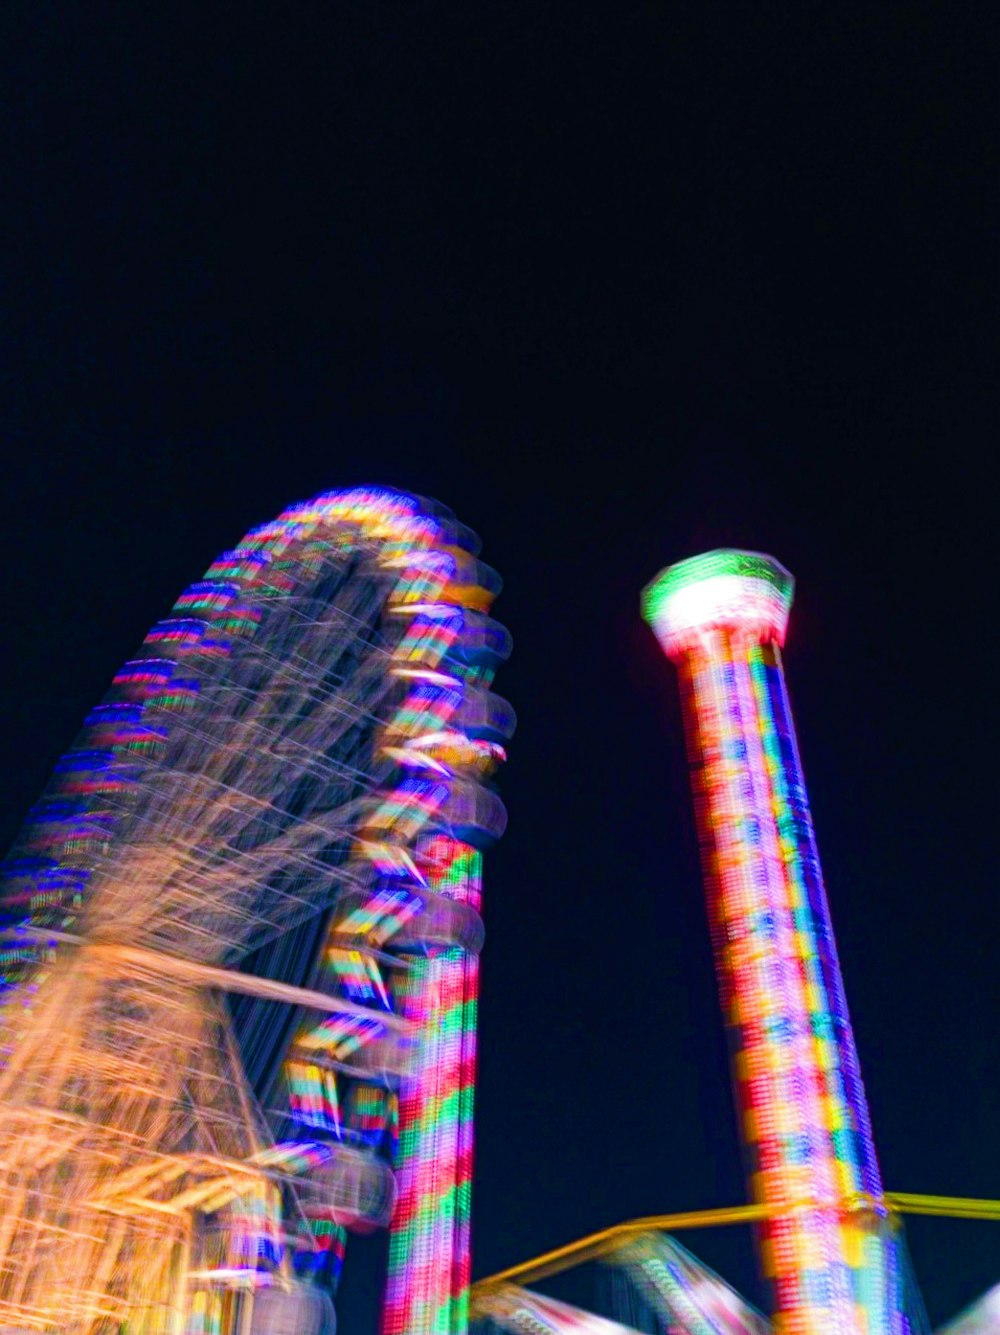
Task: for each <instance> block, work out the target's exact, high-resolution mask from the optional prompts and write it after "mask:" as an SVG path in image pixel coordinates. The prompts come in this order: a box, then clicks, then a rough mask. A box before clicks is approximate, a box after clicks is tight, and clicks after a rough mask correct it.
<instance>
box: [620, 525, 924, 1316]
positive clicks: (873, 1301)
mask: <svg viewBox="0 0 1000 1335" xmlns="http://www.w3.org/2000/svg"><path fill="white" fill-rule="evenodd" d="M792 588H793V583H792V578H791V576H790V575H789V574H788V572H787V571H786V570H784V569H783V568H782V567H781V566H780V565H779V564H778V563H777V562H776V561H774V560H773V559H772V558H770V557H767V556H760V555H758V554H756V553H749V552H735V551H717V552H710V553H708V554H707V555H705V556H700V557H695V558H693V559H692V560H689V561H684V562H681V563H680V564H679V565H676V566H673V567H671V568H670V569H668V570H666V571H664V572H663V573H662V574H661V575H660V576H659V577H658V578H657V579H656V580H654V582H653V583H652V584H651V585H650V586H649V588H648V589H647V590H646V592H645V594H644V598H643V614H644V616H645V617H646V619H647V620H648V621H649V622H650V623H651V624H652V626H653V629H654V631H655V632H656V635H657V637H658V639H659V640H660V642H661V644H662V646H663V648H664V650H665V651H666V653H667V655H668V656H669V657H670V658H671V659H673V660H674V662H675V663H676V664H677V667H678V669H679V674H680V679H681V692H682V701H683V707H684V717H685V726H686V730H687V736H688V751H689V758H690V762H691V772H692V783H693V788H694V800H695V809H696V816H697V823H698V831H699V840H700V844H701V850H702V860H703V866H704V872H705V881H706V889H707V895H708V906H709V918H710V923H711V929H712V937H713V944H714V947H715V955H716V962H717V969H718V974H719V982H720V990H721V996H722V1004H723V1010H724V1014H725V1019H726V1023H727V1025H728V1026H729V1030H730V1035H731V1047H732V1060H733V1069H734V1074H735V1084H736V1093H737V1103H738V1106H739V1110H740V1117H741V1125H742V1131H743V1137H744V1141H745V1144H746V1146H747V1149H748V1157H749V1169H750V1186H751V1191H752V1194H753V1197H754V1199H755V1200H757V1201H760V1202H762V1203H765V1204H769V1205H774V1206H777V1207H785V1209H786V1210H787V1213H782V1214H780V1215H779V1216H777V1217H776V1218H774V1219H773V1220H771V1221H769V1222H768V1223H767V1224H765V1225H763V1226H762V1228H761V1233H760V1245H761V1252H762V1261H763V1268H764V1272H765V1274H766V1275H767V1277H768V1278H769V1279H770V1280H771V1281H772V1283H773V1290H774V1302H775V1309H776V1314H775V1322H776V1328H777V1329H778V1330H780V1331H785V1332H794V1333H795V1335H799V1333H800V1332H802V1333H803V1335H804V1333H805V1332H810V1333H812V1332H815V1333H817V1335H818V1333H819V1332H823V1335H832V1333H834V1332H844V1333H845V1335H846V1333H847V1332H852V1333H853V1332H858V1333H859V1335H860V1333H861V1332H865V1333H871V1332H876V1331H878V1332H883V1331H885V1332H889V1331H904V1330H906V1329H907V1322H906V1318H905V1317H904V1316H903V1314H902V1312H901V1311H900V1306H901V1296H900V1284H899V1281H898V1265H897V1257H896V1244H895V1242H894V1240H893V1237H892V1235H891V1232H890V1231H888V1230H887V1227H886V1225H885V1223H884V1216H885V1207H884V1202H883V1200H882V1185H881V1181H880V1178H879V1172H878V1165H877V1163H876V1159H875V1151H874V1147H873V1144H872V1137H871V1128H870V1124H869V1117H868V1109H867V1105H866V1102H865V1096H864V1090H863V1088H862V1084H861V1075H860V1071H859V1067H858V1059H857V1054H856V1052H855V1046H854V1038H853V1034H852V1031H851V1024H850V1019H849V1017H848V1013H847V1005H846V1001H845V998H844V989H843V984H842V980H841V975H840V967H839V964H838V961H837V954H836V947H835V945H834V939H833V929H832V926H831V922H830V915H829V909H828V906H827V900H826V892H825V889H824V886H823V880H822V874H821V871H820V864H819V855H818V852H817V849H816V842H815V838H814V835H813V828H812V821H811V817H810V814H809V805H808V799H807V796H806V788H805V781H804V779H803V775H802V767H801V763H800V761H799V755H798V748H797V745H796V740H795V731H794V726H793V723H792V716H791V711H790V708H789V703H788V696H787V692H786V689H785V681H784V675H783V672H782V667H781V659H780V653H779V647H780V645H781V644H782V643H783V641H784V634H785V626H786V624H787V618H788V609H789V607H790V605H791V598H792Z"/></svg>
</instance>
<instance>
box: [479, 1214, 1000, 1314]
mask: <svg viewBox="0 0 1000 1335" xmlns="http://www.w3.org/2000/svg"><path fill="white" fill-rule="evenodd" d="M843 1204H844V1208H845V1209H847V1210H855V1211H857V1212H859V1213H863V1212H868V1211H874V1210H876V1208H877V1209H878V1210H879V1212H886V1211H887V1212H888V1213H889V1214H920V1215H937V1216H939V1217H942V1218H950V1219H992V1220H997V1221H1000V1201H994V1200H980V1199H976V1198H973V1197H967V1196H926V1195H918V1194H913V1193H910V1192H901V1191H887V1192H886V1193H885V1195H884V1196H883V1198H882V1200H881V1201H880V1202H878V1203H877V1204H876V1202H875V1201H874V1200H872V1199H871V1198H868V1197H862V1196H858V1197H851V1198H850V1199H849V1200H847V1201H845V1202H844V1203H843ZM791 1208H792V1209H795V1210H808V1209H814V1208H815V1203H814V1202H805V1203H796V1204H795V1206H793V1207H791ZM788 1211H789V1207H788V1206H781V1205H733V1206H724V1207H722V1208H721V1209H714V1210H688V1211H685V1212H683V1213H679V1214H658V1215H646V1216H644V1217H643V1218H640V1219H628V1220H626V1221H625V1222H624V1223H621V1224H615V1225H614V1226H613V1227H611V1228H605V1229H601V1231H600V1232H598V1233H589V1234H587V1236H586V1237H583V1238H578V1239H576V1241H574V1242H568V1243H565V1244H564V1245H563V1246H562V1247H555V1248H553V1250H552V1251H548V1252H543V1253H542V1255H541V1256H536V1257H533V1258H532V1259H531V1260H529V1261H522V1262H521V1263H520V1264H519V1265H513V1266H509V1267H508V1268H507V1269H506V1270H499V1271H497V1273H496V1274H494V1275H487V1276H486V1277H485V1278H484V1279H480V1280H477V1281H476V1283H475V1284H473V1286H472V1290H471V1296H472V1301H473V1302H476V1301H477V1300H478V1299H483V1298H486V1297H488V1296H489V1294H490V1293H492V1292H493V1291H494V1290H495V1289H498V1288H500V1287H502V1286H503V1285H506V1284H515V1283H517V1284H527V1283H537V1281H538V1280H540V1279H547V1278H548V1277H549V1276H551V1275H557V1274H560V1273H561V1272H562V1271H563V1270H569V1269H571V1268H572V1267H573V1266H577V1265H583V1264H584V1263H585V1262H587V1261H596V1260H598V1259H600V1258H601V1257H603V1256H608V1255H610V1253H612V1252H614V1251H617V1250H618V1248H619V1247H621V1246H623V1245H624V1244H625V1243H626V1242H628V1241H629V1240H630V1239H631V1238H634V1237H635V1236H636V1235H637V1234H640V1233H653V1232H681V1231H683V1230H684V1229H689V1228H721V1227H723V1226H725V1225H726V1224H755V1223H759V1222H760V1221H761V1220H763V1219H772V1218H774V1217H775V1216H777V1215H781V1214H786V1213H788Z"/></svg>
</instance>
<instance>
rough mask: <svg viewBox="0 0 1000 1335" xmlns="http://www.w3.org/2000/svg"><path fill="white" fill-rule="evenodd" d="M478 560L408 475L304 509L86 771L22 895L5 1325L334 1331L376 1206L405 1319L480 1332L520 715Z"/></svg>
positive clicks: (164, 635)
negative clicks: (474, 1206) (488, 1096)
mask: <svg viewBox="0 0 1000 1335" xmlns="http://www.w3.org/2000/svg"><path fill="white" fill-rule="evenodd" d="M477 550H478V544H477V542H476V540H475V538H474V535H473V534H471V533H470V532H469V531H468V530H467V529H465V528H464V527H463V526H461V525H460V524H458V523H457V522H456V521H455V519H454V518H453V517H452V516H451V514H450V512H448V511H446V510H444V509H442V508H441V507H438V506H436V505H433V504H430V503H427V502H424V501H421V500H418V499H416V498H414V497H410V496H407V495H403V494H400V493H397V492H392V491H388V490H378V489H374V490H366V489H355V490H349V491H343V492H334V493H330V494H327V495H322V496H319V497H317V498H316V499H314V500H312V501H308V502H306V503H304V504H301V505H296V506H294V507H292V508H291V509H289V510H287V511H286V512H285V513H284V514H282V515H281V516H280V517H279V518H278V519H277V520H275V521H274V522H273V523H269V524H265V525H264V526H263V527H261V528H258V529H255V530H253V531H252V532H250V533H249V534H248V535H247V536H246V538H245V539H244V540H243V541H242V542H241V543H240V545H239V546H238V547H236V548H235V549H234V550H232V551H229V552H226V553H224V554H223V555H222V556H221V557H220V558H219V559H218V560H217V561H216V562H215V563H214V564H213V565H212V566H211V568H210V569H209V571H208V572H207V574H206V576H205V578H204V579H203V580H202V581H201V582H199V583H197V584H195V585H193V586H192V587H191V588H190V589H188V591H187V592H186V593H185V594H183V596H182V597H181V598H180V599H179V601H178V603H177V605H176V606H175V608H174V610H173V613H172V615H171V617H170V618H169V619H168V620H166V621H164V622H161V623H160V624H158V625H157V626H155V627H154V628H153V630H152V631H151V632H150V633H149V635H148V636H147V638H146V640H145V642H144V644H143V646H142V648H141V650H140V652H139V654H138V656H137V657H136V658H135V659H134V660H133V661H131V662H129V663H127V664H126V665H125V667H124V668H123V669H122V670H121V672H119V674H118V675H117V676H116V677H115V679H114V682H113V684H112V687H111V690H110V692H109V694H108V695H107V696H106V698H105V700H104V702H103V703H102V704H100V705H98V706H97V708H96V709H95V710H94V711H93V712H92V714H91V715H90V716H89V717H88V719H87V721H86V724H85V727H84V731H83V733H82V735H81V736H80V737H79V739H78V740H77V743H76V745H75V746H74V749H73V750H72V751H70V752H69V753H68V754H67V755H66V756H64V757H63V759H62V760H61V761H60V762H59V764H58V765H57V767H56V771H55V774H54V776H53V778H52V780H51V783H50V785H49V787H48V788H47V790H46V791H45V793H44V794H43V796H42V798H41V800H40V801H39V803H38V804H37V806H36V807H35V808H34V809H33V811H32V812H31V813H30V815H29V817H28V819H27V822H26V824H25V825H24V827H23V829H22V831H21V833H20V835H19V838H18V840H17V842H16V844H15V846H14V848H13V850H12V852H11V854H10V856H9V858H8V860H7V862H6V863H5V864H4V867H3V884H2V894H0V905H2V912H3V920H2V923H0V928H2V935H0V1330H4V1331H8V1332H10V1331H24V1332H26V1331H39V1332H57V1331H58V1332H67V1333H71V1335H84V1333H85V1332H86V1333H88V1335H105V1333H107V1335H110V1333H111V1332H116V1333H117V1332H126V1331H127V1332H129V1333H130V1335H131V1333H132V1332H142V1333H143V1335H147V1333H148V1335H153V1333H154V1332H163V1333H164V1335H166V1333H167V1332H170V1333H171V1335H181V1333H182V1332H183V1333H184V1335H187V1333H189V1332H190V1333H192V1335H194V1333H195V1332H218V1331H223V1330H225V1331H236V1330H239V1331H240V1332H258V1333H259V1335H265V1332H271V1335H280V1333H281V1332H285V1331H288V1332H290V1333H291V1332H295V1333H296V1335H318V1333H319V1332H320V1331H323V1330H327V1331H328V1330H330V1329H332V1320H333V1318H332V1309H331V1303H330V1298H329V1296H328V1295H329V1293H330V1292H332V1291H333V1290H334V1289H335V1286H336V1280H337V1276H338V1274H339V1270H340V1265H341V1262H342V1259H343V1254H344V1244H345V1237H346V1230H347V1229H348V1228H360V1229H369V1228H373V1227H378V1226H382V1225H387V1226H388V1227H389V1229H390V1248H389V1253H390V1254H389V1275H388V1285H387V1293H386V1299H385V1304H384V1309H383V1329H384V1332H385V1335H403V1333H404V1332H405V1333H406V1335H411V1333H413V1335H416V1333H417V1332H428V1333H430V1332H434V1335H450V1333H451V1332H460V1331H462V1330H464V1328H465V1326H466V1322H467V1317H466V1313H467V1303H468V1281H469V1190H470V1176H471V1161H472V1122H471V1119H472V1104H473V1095H474V1085H475V1069H476V1000H477V967H478V965H477V952H478V950H479V947H480V945H481V942H482V923H481V920H480V917H479V907H480V895H481V849H482V848H483V847H485V846H486V845H487V844H489V843H490V842H491V841H492V840H493V839H495V838H496V837H497V836H498V835H499V834H500V833H502V830H503V827H504V824H505V813H504V809H503V806H502V804H501V802H500V800H499V798H498V797H497V796H496V794H495V793H494V791H493V789H492V787H491V786H490V776H491V775H492V774H493V771H494V769H495V767H496V765H497V764H498V762H499V761H500V760H502V759H503V755H504V752H503V743H504V741H505V740H506V738H507V737H508V736H509V735H510V733H511V731H512V729H513V724H514V719H513V714H512V712H511V710H510V708H509V706H508V705H507V704H506V703H505V702H504V701H503V700H502V699H500V698H499V697H498V696H496V695H494V694H493V693H492V692H491V690H490V684H491V681H492V678H493V673H494V669H495V667H496V666H497V664H498V663H499V662H501V661H502V660H503V659H504V658H505V657H506V656H507V654H508V652H509V647H510V645H509V637H508V635H507V632H506V631H505V630H504V629H503V627H502V626H500V625H499V624H498V623H497V622H495V621H493V620H491V619H490V617H489V615H488V609H489V607H490V604H491V602H492V600H493V597H494V595H495V594H496V592H497V591H498V588H499V580H498V578H497V576H496V575H495V573H494V572H493V571H491V570H490V569H489V568H488V567H487V566H484V565H483V564H482V563H481V562H479V561H478V559H477V557H476V553H477ZM392 1163H394V1164H395V1171H393V1168H392V1167H391V1166H390V1165H391V1164H392Z"/></svg>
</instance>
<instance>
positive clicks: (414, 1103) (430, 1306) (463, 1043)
mask: <svg viewBox="0 0 1000 1335" xmlns="http://www.w3.org/2000/svg"><path fill="white" fill-rule="evenodd" d="M418 866H419V867H420V868H421V870H422V871H423V872H424V873H425V875H426V876H427V881H428V887H429V888H430V889H431V890H433V891H434V892H435V893H438V894H442V895H445V896H446V897H447V898H449V899H455V900H457V901H458V902H460V903H463V904H467V905H469V907H470V908H471V909H474V910H476V911H478V909H479V905H480V900H481V885H482V870H481V868H482V858H481V855H480V854H479V853H478V852H477V851H476V850H475V849H474V848H471V847H470V846H468V845H466V844H464V843H462V842H461V841H459V840H456V839H453V838H451V837H448V836H443V835H437V836H432V837H431V838H429V839H428V840H427V841H425V842H424V844H423V847H422V848H421V849H420V851H419V855H418ZM411 964H412V967H411V970H410V972H409V975H408V977H407V979H406V983H405V991H404V997H403V1009H404V1012H405V1013H406V1014H407V1016H408V1017H409V1018H410V1019H411V1020H412V1021H413V1022H414V1024H415V1027H416V1028H417V1030H418V1031H419V1033H420V1035H421V1038H420V1041H419V1047H418V1050H417V1053H416V1067H415V1069H414V1070H413V1072H412V1073H411V1075H410V1077H409V1078H408V1079H406V1080H404V1082H403V1087H402V1089H401V1093H400V1142H399V1156H398V1159H399V1162H398V1168H397V1182H398V1187H399V1199H398V1201H397V1205H396V1211H395V1214H394V1217H393V1222H392V1231H391V1235H390V1240H389V1278H388V1284H387V1288H386V1297H385V1303H384V1307H383V1317H382V1329H383V1332H384V1335H462V1333H463V1332H464V1331H466V1330H467V1328H468V1314H469V1271H470V1249H469V1242H470V1239H469V1226H470V1208H471V1188H472V1151H473V1136H472V1112H473V1099H474V1094H475V1078H476V1007H477V1003H478V993H479V960H478V958H477V957H476V955H475V954H474V953H473V952H471V951H468V950H464V949H462V948H461V947H460V946H454V947H451V948H450V949H447V950H444V951H442V952H441V953H440V954H436V955H434V956H432V957H431V958H427V959H419V960H418V959H413V960H412V961H411Z"/></svg>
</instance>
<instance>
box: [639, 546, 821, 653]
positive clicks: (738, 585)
mask: <svg viewBox="0 0 1000 1335" xmlns="http://www.w3.org/2000/svg"><path fill="white" fill-rule="evenodd" d="M794 586H795V581H794V580H793V579H792V576H791V575H790V574H789V573H788V571H787V570H786V569H785V567H784V566H783V565H780V564H779V563H778V562H777V561H776V560H775V559H774V557H773V556H764V555H762V554H761V553H760V552H741V551H736V550H735V549H733V548H731V547H721V548H719V549H718V550H716V551H714V552H705V553H704V554H703V555H701V556H692V557H690V558H689V559H688V560H687V561H678V562H677V564H676V565H672V566H668V567H667V569H666V570H663V571H661V572H660V574H659V575H657V576H656V578H655V579H654V580H653V581H652V583H650V584H648V585H647V586H646V588H645V589H644V590H643V592H642V615H643V617H644V618H645V619H646V621H648V622H649V624H650V625H651V626H652V627H653V630H654V632H655V634H656V638H657V639H658V640H659V641H660V643H661V644H662V646H663V648H664V650H665V651H666V652H667V654H669V655H670V656H671V657H676V656H678V655H680V654H683V653H685V652H686V651H687V650H688V649H690V648H692V647H693V646H694V645H696V644H697V643H698V641H699V640H700V638H701V634H702V632H704V631H709V630H728V631H735V632H737V633H740V634H743V635H746V636H748V637H750V638H751V639H754V640H758V641H760V642H762V643H767V642H768V641H770V640H774V641H775V642H776V643H778V644H784V642H785V627H786V626H787V625H788V609H789V608H790V607H791V605H792V590H793V588H794Z"/></svg>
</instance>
